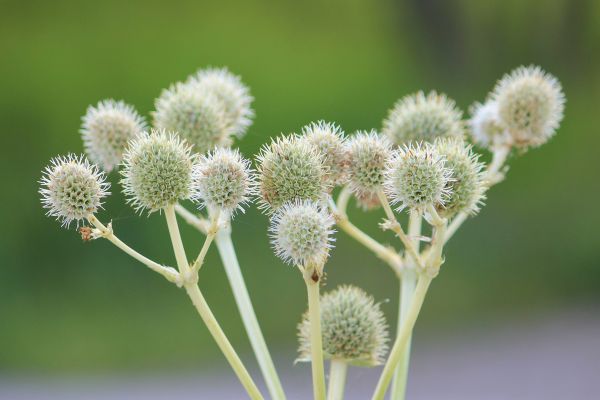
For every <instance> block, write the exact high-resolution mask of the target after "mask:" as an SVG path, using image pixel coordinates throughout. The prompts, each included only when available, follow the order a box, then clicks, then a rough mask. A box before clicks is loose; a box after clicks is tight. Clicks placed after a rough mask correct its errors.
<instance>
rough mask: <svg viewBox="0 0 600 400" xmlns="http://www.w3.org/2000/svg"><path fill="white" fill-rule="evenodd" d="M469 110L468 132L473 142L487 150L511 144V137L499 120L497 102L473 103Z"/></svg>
mask: <svg viewBox="0 0 600 400" xmlns="http://www.w3.org/2000/svg"><path fill="white" fill-rule="evenodd" d="M470 111H471V119H470V120H469V128H470V129H469V133H470V134H471V138H472V139H473V142H474V143H476V144H477V145H479V146H481V147H483V148H487V149H489V150H492V149H493V148H495V147H498V146H506V145H509V146H510V145H511V143H512V138H511V137H510V135H509V134H508V131H507V130H506V128H505V127H504V125H503V124H502V121H501V120H500V115H499V114H498V103H497V102H495V101H492V100H488V101H486V102H485V103H484V104H480V103H475V104H473V106H472V107H471V110H470Z"/></svg>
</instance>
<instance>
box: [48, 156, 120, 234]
mask: <svg viewBox="0 0 600 400" xmlns="http://www.w3.org/2000/svg"><path fill="white" fill-rule="evenodd" d="M105 179H106V177H105V176H104V173H103V172H101V171H99V170H98V167H97V166H96V165H93V164H90V162H89V161H88V160H87V158H85V157H84V156H83V155H80V156H76V155H74V154H69V155H67V156H66V157H56V158H53V159H52V160H51V161H50V165H49V166H47V167H46V168H45V170H44V171H43V176H42V179H41V180H40V182H39V183H40V186H41V187H40V190H39V193H40V194H41V195H42V205H43V206H44V208H45V209H47V210H48V211H47V213H46V215H48V216H50V217H56V219H57V220H59V221H60V222H61V225H62V226H66V227H68V226H69V225H70V224H71V222H73V221H76V222H77V225H78V226H79V222H80V221H81V220H84V219H86V218H87V217H88V216H89V215H90V214H94V213H96V212H97V211H98V210H99V209H101V208H102V199H103V198H105V197H106V196H108V195H109V194H110V192H109V191H108V189H109V188H110V184H109V183H108V182H105Z"/></svg>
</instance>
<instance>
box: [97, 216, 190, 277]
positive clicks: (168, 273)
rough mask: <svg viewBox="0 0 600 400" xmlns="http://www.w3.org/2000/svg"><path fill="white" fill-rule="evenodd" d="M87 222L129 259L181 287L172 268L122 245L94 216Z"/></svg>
mask: <svg viewBox="0 0 600 400" xmlns="http://www.w3.org/2000/svg"><path fill="white" fill-rule="evenodd" d="M87 220H88V221H89V222H90V223H91V224H92V225H94V226H95V227H96V229H98V231H100V236H101V237H103V238H105V239H107V240H109V241H110V242H111V243H112V244H114V245H115V246H117V247H118V248H119V249H121V250H123V251H124V252H125V253H127V254H128V255H130V256H131V257H133V258H135V259H136V260H138V261H139V262H141V263H142V264H145V265H146V266H147V267H148V268H150V269H151V270H153V271H154V272H157V273H159V274H161V275H162V276H164V277H165V278H166V279H167V280H168V281H169V282H173V283H175V284H177V285H181V279H180V276H179V273H178V272H177V271H176V270H175V269H174V268H171V267H165V266H164V265H160V264H158V263H156V262H154V261H152V260H150V259H149V258H148V257H145V256H143V255H141V254H140V253H138V252H137V251H135V250H134V249H132V248H131V247H129V246H128V245H126V244H125V243H123V242H122V241H121V239H119V238H118V237H117V236H116V235H115V234H114V233H113V231H112V228H107V227H106V226H104V224H102V222H100V221H99V220H98V218H96V217H95V216H94V215H89V216H88V217H87ZM109 227H110V224H109Z"/></svg>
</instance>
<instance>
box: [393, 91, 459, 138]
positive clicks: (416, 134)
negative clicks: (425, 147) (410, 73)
mask: <svg viewBox="0 0 600 400" xmlns="http://www.w3.org/2000/svg"><path fill="white" fill-rule="evenodd" d="M383 133H384V135H386V136H387V137H388V138H389V139H390V140H391V141H392V142H393V143H394V144H397V145H402V144H407V143H410V142H414V141H419V142H420V141H426V142H433V140H434V139H435V138H437V137H444V136H460V137H462V136H463V135H464V127H463V122H462V112H461V111H460V110H459V109H458V108H457V107H456V104H455V103H454V100H451V99H449V98H448V97H446V95H444V94H438V93H436V92H434V91H432V92H430V93H429V94H428V95H427V96H425V94H424V93H423V92H418V93H416V94H412V95H409V96H406V97H403V98H402V99H400V100H398V102H397V103H396V104H395V105H394V107H393V108H392V109H391V110H390V111H389V113H388V116H387V118H386V119H385V120H384V121H383Z"/></svg>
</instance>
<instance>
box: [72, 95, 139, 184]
mask: <svg viewBox="0 0 600 400" xmlns="http://www.w3.org/2000/svg"><path fill="white" fill-rule="evenodd" d="M82 121H83V123H82V125H81V130H80V132H81V137H82V138H83V145H84V147H85V152H86V153H87V155H88V157H89V158H90V160H91V161H92V162H94V163H96V164H98V165H99V166H100V167H101V168H102V169H103V170H105V171H107V172H110V171H112V169H113V168H115V167H116V166H118V165H119V163H120V162H121V160H122V158H123V152H124V151H125V148H126V147H127V143H128V142H129V141H130V140H131V139H133V138H134V137H135V136H136V135H137V134H138V133H140V132H142V131H143V130H144V129H146V122H145V121H144V119H143V118H142V117H141V116H140V115H139V114H138V113H137V111H135V109H134V108H133V107H132V106H130V105H129V104H125V103H124V102H122V101H114V100H104V101H101V102H99V103H98V104H97V105H96V106H95V107H94V106H89V107H88V109H87V111H86V113H85V115H84V116H83V118H82Z"/></svg>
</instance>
